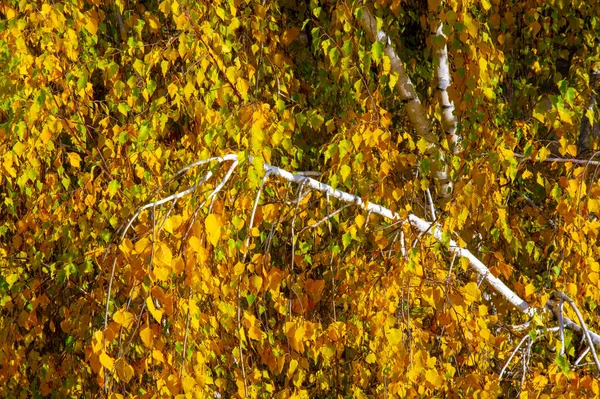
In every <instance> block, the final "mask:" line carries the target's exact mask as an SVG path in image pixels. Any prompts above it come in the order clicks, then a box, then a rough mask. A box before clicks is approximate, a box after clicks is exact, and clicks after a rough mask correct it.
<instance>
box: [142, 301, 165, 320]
mask: <svg viewBox="0 0 600 399" xmlns="http://www.w3.org/2000/svg"><path fill="white" fill-rule="evenodd" d="M146 306H147V307H148V310H149V311H150V314H152V317H154V320H156V321H157V322H159V323H160V321H161V320H162V315H163V313H164V310H162V309H156V307H155V306H154V302H153V301H152V298H151V297H148V298H146Z"/></svg>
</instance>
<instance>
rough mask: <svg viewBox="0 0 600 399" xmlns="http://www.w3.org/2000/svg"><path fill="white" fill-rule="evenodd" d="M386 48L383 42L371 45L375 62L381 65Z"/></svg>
mask: <svg viewBox="0 0 600 399" xmlns="http://www.w3.org/2000/svg"><path fill="white" fill-rule="evenodd" d="M384 48H385V46H384V44H383V42H375V43H373V45H372V46H371V53H372V54H373V59H374V60H375V63H376V64H377V65H379V63H380V62H381V57H382V56H383V50H384Z"/></svg>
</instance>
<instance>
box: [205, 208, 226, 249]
mask: <svg viewBox="0 0 600 399" xmlns="http://www.w3.org/2000/svg"><path fill="white" fill-rule="evenodd" d="M204 226H205V228H206V235H208V240H209V241H210V243H211V244H212V245H213V246H217V244H218V243H219V239H220V238H221V227H222V226H223V218H222V217H221V216H220V215H216V214H214V213H211V214H210V215H208V216H207V217H206V219H205V220H204Z"/></svg>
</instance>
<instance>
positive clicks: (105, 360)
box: [100, 352, 115, 370]
mask: <svg viewBox="0 0 600 399" xmlns="http://www.w3.org/2000/svg"><path fill="white" fill-rule="evenodd" d="M100 364H102V365H103V366H104V367H105V368H107V369H109V370H112V369H113V367H114V366H115V359H113V358H112V357H110V356H108V355H107V354H106V352H102V353H101V354H100Z"/></svg>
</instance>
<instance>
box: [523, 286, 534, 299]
mask: <svg viewBox="0 0 600 399" xmlns="http://www.w3.org/2000/svg"><path fill="white" fill-rule="evenodd" d="M534 292H535V286H534V285H533V284H531V283H529V284H527V285H526V286H525V298H529V297H530V296H531V294H533V293H534Z"/></svg>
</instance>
